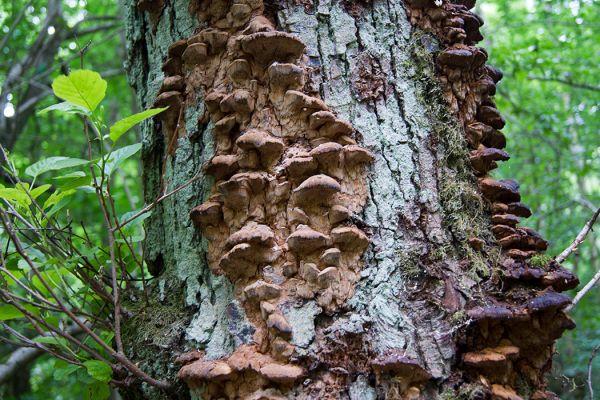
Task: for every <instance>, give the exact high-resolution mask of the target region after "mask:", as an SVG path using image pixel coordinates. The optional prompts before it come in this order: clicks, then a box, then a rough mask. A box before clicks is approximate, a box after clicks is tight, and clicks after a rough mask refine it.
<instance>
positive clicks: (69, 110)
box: [37, 101, 90, 115]
mask: <svg viewBox="0 0 600 400" xmlns="http://www.w3.org/2000/svg"><path fill="white" fill-rule="evenodd" d="M50 111H60V112H63V113H65V114H83V115H90V112H89V111H88V110H86V109H85V108H84V107H82V106H79V105H77V104H73V103H71V102H69V101H63V102H62V103H57V104H52V105H51V106H48V107H46V108H44V109H43V110H40V111H38V113H37V114H38V115H43V114H46V113H48V112H50Z"/></svg>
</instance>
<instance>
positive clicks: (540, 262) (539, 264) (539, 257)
mask: <svg viewBox="0 0 600 400" xmlns="http://www.w3.org/2000/svg"><path fill="white" fill-rule="evenodd" d="M550 261H552V257H550V256H549V255H547V254H536V255H535V256H533V257H531V258H530V259H529V264H530V265H531V266H532V267H535V268H541V269H545V268H546V266H547V265H548V264H549V263H550Z"/></svg>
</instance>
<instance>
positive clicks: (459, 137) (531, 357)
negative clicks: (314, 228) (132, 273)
mask: <svg viewBox="0 0 600 400" xmlns="http://www.w3.org/2000/svg"><path fill="white" fill-rule="evenodd" d="M221 3H222V4H221ZM233 3H238V4H251V5H253V7H254V8H253V10H254V11H253V12H254V13H255V14H253V15H255V16H256V15H258V14H264V15H265V16H266V17H267V18H269V19H271V20H272V22H275V23H276V26H277V30H279V31H282V32H286V33H289V34H291V35H293V36H294V37H296V38H299V39H300V40H302V42H304V44H305V45H306V50H305V53H304V56H303V57H302V60H301V61H300V64H299V65H301V66H302V68H303V70H304V73H305V74H306V83H305V85H304V88H303V90H304V92H305V93H307V94H309V95H311V96H318V97H320V99H322V100H323V101H324V102H325V103H326V104H327V106H328V107H329V109H330V110H332V111H333V112H335V114H336V116H337V117H339V118H341V119H342V120H345V121H348V122H350V124H351V125H352V126H353V128H354V130H355V132H354V135H355V139H356V141H357V142H358V144H359V145H360V146H362V147H363V148H366V149H368V150H369V151H370V152H371V153H372V154H373V156H374V162H373V163H372V164H371V165H370V167H369V172H368V174H367V175H366V177H365V178H364V180H363V179H362V178H361V177H360V176H359V177H358V178H356V182H355V183H353V185H354V184H355V185H362V184H364V185H365V195H366V199H365V201H366V203H365V204H364V207H362V210H360V211H359V212H356V213H354V214H353V215H352V216H351V218H350V220H349V221H348V224H351V226H356V227H358V228H360V229H361V230H362V231H364V232H365V233H366V234H367V236H368V238H369V241H370V244H369V247H368V249H367V251H366V253H365V254H364V255H363V257H362V259H361V261H360V266H358V268H359V271H360V272H359V274H360V275H359V276H360V279H359V280H358V282H356V283H355V284H354V285H353V295H352V296H351V297H350V298H349V299H348V300H347V301H345V302H344V303H343V304H342V305H341V306H335V307H329V308H328V306H327V304H324V303H323V302H322V301H321V300H319V297H318V296H317V294H318V293H317V294H315V298H314V299H311V298H307V297H309V296H304V297H298V296H296V295H294V294H293V293H292V294H288V289H285V290H284V292H285V296H290V297H289V299H288V300H290V301H289V302H287V303H279V306H278V307H280V311H281V313H282V315H284V317H285V319H286V320H287V322H288V323H289V325H290V326H291V328H292V334H291V337H290V339H289V340H290V343H291V344H292V345H293V346H294V353H293V355H292V356H290V358H289V359H287V360H286V362H290V363H291V364H293V366H298V367H299V368H301V369H302V376H301V378H298V377H296V378H294V379H292V378H290V377H289V376H287V375H286V376H285V377H282V375H285V373H284V372H282V371H283V369H282V368H283V364H277V365H278V367H277V368H278V369H277V371H270V373H263V374H262V375H261V373H260V371H259V370H260V368H254V370H253V367H243V368H242V367H239V365H238V364H235V363H234V362H233V361H231V360H232V358H234V356H239V354H242V357H247V358H249V359H253V357H254V359H256V363H257V364H260V365H259V367H264V365H263V364H262V363H267V362H268V363H271V364H269V365H273V364H272V361H271V360H270V359H269V360H267V361H264V360H265V359H266V358H265V357H268V356H267V355H266V353H265V352H264V351H263V350H261V349H260V348H262V347H265V346H266V347H267V348H268V345H265V346H258V347H260V348H254V347H252V346H254V345H255V344H256V343H257V341H258V342H260V340H259V339H257V338H256V337H255V336H253V333H254V332H256V331H261V328H260V326H261V324H262V322H260V321H259V322H257V321H258V320H260V318H258V317H256V315H254V314H253V313H254V311H253V310H252V308H251V307H249V305H248V304H247V302H246V300H245V298H244V296H242V295H241V292H242V291H243V286H240V282H239V280H236V279H235V278H231V276H229V275H228V274H227V273H225V274H223V272H222V271H220V270H219V269H218V268H215V267H210V266H209V265H210V264H211V263H213V262H212V261H211V259H212V258H214V257H215V255H214V253H213V252H214V251H215V250H212V249H214V248H215V242H214V240H215V239H214V238H211V235H203V234H202V232H201V231H200V230H198V229H196V228H195V227H194V226H193V225H192V222H191V221H190V218H189V215H188V213H189V211H190V210H191V209H192V208H194V207H196V206H197V205H199V204H201V203H203V202H205V201H206V200H207V199H209V196H211V194H212V195H213V196H214V193H215V191H214V190H215V189H214V183H215V182H214V179H213V178H212V177H211V176H209V175H208V174H207V176H206V178H205V179H202V180H199V181H198V182H197V183H194V184H193V185H191V186H190V187H189V188H187V189H186V190H183V191H181V192H180V193H177V194H176V195H174V196H173V197H172V198H170V199H168V200H166V201H164V202H163V203H161V204H160V205H159V206H158V207H157V208H156V210H155V211H154V213H153V215H152V217H151V218H150V219H149V222H148V223H147V230H148V232H147V237H148V241H147V247H146V259H147V262H148V265H149V268H150V271H151V272H152V273H153V275H155V276H157V279H156V280H155V283H154V285H153V287H152V296H151V297H152V299H153V300H152V304H151V306H150V308H149V309H143V308H141V306H139V305H137V304H136V303H135V302H133V301H132V303H131V304H129V305H128V306H129V308H130V309H132V310H134V313H133V314H132V317H131V318H130V319H129V320H128V321H127V323H126V326H125V327H124V328H125V332H124V339H125V341H126V344H127V347H128V352H129V353H130V354H129V355H130V357H131V358H132V359H134V360H139V361H140V363H141V366H143V367H144V368H145V369H147V370H149V371H151V372H152V373H153V374H154V375H157V376H158V377H161V378H165V379H168V380H172V381H173V382H176V381H177V377H176V374H177V372H178V370H179V368H181V364H183V365H186V364H187V365H190V366H194V365H195V367H194V368H196V369H195V370H193V371H192V369H193V368H192V367H189V368H188V367H184V369H182V371H184V370H185V371H186V373H185V374H183V375H182V376H184V377H186V379H187V383H188V384H189V389H188V387H187V386H185V385H184V384H183V383H182V382H179V381H177V382H178V384H179V386H178V387H179V389H178V392H177V394H169V395H167V394H164V393H157V392H153V391H152V390H151V389H149V388H145V387H133V388H132V389H131V391H129V392H127V393H125V395H126V397H131V398H136V397H137V398H187V397H188V396H190V395H191V396H193V397H194V396H195V397H197V398H220V397H225V398H257V399H258V398H282V397H283V398H298V399H313V398H314V399H322V398H331V399H337V398H340V399H379V398H381V399H383V398H390V399H394V398H406V399H417V398H423V399H436V398H440V399H442V398H443V399H451V398H466V399H478V398H482V399H484V398H491V397H493V398H506V399H516V398H521V397H519V396H522V397H527V396H529V397H531V398H539V399H543V398H551V394H549V393H547V392H545V388H544V383H543V378H542V375H543V372H544V371H545V370H547V368H548V367H549V362H550V361H549V360H550V355H551V349H552V343H553V340H555V339H556V338H557V337H558V336H560V334H561V333H562V331H563V330H564V329H566V328H569V327H571V322H570V321H569V320H568V317H566V316H565V315H564V314H563V313H562V312H561V311H560V309H561V307H564V305H565V304H566V303H565V299H564V297H560V296H561V295H559V294H557V293H555V292H554V291H553V290H552V287H554V288H556V289H557V290H564V289H565V287H566V286H572V284H573V282H574V281H575V279H574V277H572V276H569V275H568V274H567V273H566V272H565V271H563V270H561V269H560V267H559V266H558V265H550V266H549V269H548V270H546V271H542V270H540V269H539V268H534V267H532V266H530V265H528V264H527V262H526V261H522V260H514V259H512V258H510V257H507V256H506V252H503V251H502V250H501V249H500V246H499V245H498V243H497V242H496V239H495V238H494V235H493V234H492V230H491V228H492V222H491V218H490V216H491V209H490V208H491V202H490V201H488V200H486V197H485V196H483V195H482V193H481V192H480V191H479V189H478V186H477V180H476V176H475V174H474V171H473V170H472V167H471V164H470V163H469V149H470V148H469V146H471V143H470V142H469V143H468V142H467V140H466V139H465V130H464V128H463V125H467V124H468V123H470V120H469V119H468V118H467V117H466V116H465V113H466V111H465V112H463V109H462V108H460V107H459V109H458V111H459V112H457V110H456V109H455V107H453V103H452V101H450V100H451V99H449V98H448V95H447V86H445V85H446V84H447V82H448V79H450V78H448V77H446V75H442V72H440V69H439V68H438V67H436V64H435V60H436V57H437V55H438V53H440V51H445V49H446V48H447V47H449V46H453V45H454V43H455V42H454V41H452V40H448V39H447V37H446V36H444V35H445V33H446V32H448V31H449V30H451V29H450V27H449V26H452V25H447V26H446V25H443V26H438V25H436V24H437V22H436V21H439V20H440V19H441V20H442V21H449V20H451V18H454V17H455V16H456V15H455V14H457V13H468V11H466V8H464V9H463V8H460V7H458V6H454V5H451V4H446V2H444V6H443V7H442V8H441V9H442V10H443V12H444V13H447V15H446V14H444V15H443V17H439V10H438V9H437V8H436V6H435V5H434V4H433V3H432V2H431V4H429V2H428V1H410V2H403V1H399V0H388V1H381V0H374V1H365V2H346V1H320V2H312V1H301V2H300V1H287V2H270V1H265V4H264V11H263V8H262V2H260V1H240V2H233ZM455 3H464V4H466V3H469V2H458V1H457V2H455ZM140 4H141V5H143V7H138V6H136V2H133V1H127V2H126V9H127V36H128V40H129V42H130V57H129V62H128V69H129V77H130V81H131V83H132V85H133V86H134V88H135V89H136V91H137V93H138V98H139V100H140V102H141V103H142V105H143V106H144V107H148V106H150V105H151V104H152V103H153V102H154V101H155V98H156V96H157V94H158V93H159V87H160V86H161V84H162V82H163V79H164V75H163V72H162V71H161V68H162V64H163V62H164V61H165V60H166V57H167V52H168V48H169V46H170V45H171V44H172V43H174V42H176V41H177V40H180V39H187V38H189V37H191V36H192V35H193V34H194V33H195V32H199V31H201V30H203V29H206V28H209V27H213V26H212V25H211V23H212V24H217V26H218V24H219V22H218V18H216V17H215V18H213V20H212V22H210V18H208V19H203V18H207V17H206V15H208V17H211V14H210V12H209V13H208V14H202V15H204V17H203V18H200V20H198V19H197V18H196V15H191V11H190V10H197V9H198V7H199V6H200V7H201V6H202V4H207V2H201V1H200V2H195V1H193V2H192V4H191V6H192V7H191V8H190V7H188V4H187V1H183V0H175V1H172V2H165V3H164V4H163V3H162V2H158V3H154V4H150V3H149V2H142V3H140ZM257 4H258V5H257ZM213 5H215V9H218V8H219V7H221V8H222V9H224V10H225V12H224V13H223V15H225V14H226V12H227V9H228V7H230V5H231V4H229V2H227V1H217V2H213ZM456 7H458V8H456ZM200 9H202V8H200ZM213 11H214V10H213ZM212 15H213V16H214V14H212ZM430 15H433V16H437V17H436V18H437V19H436V18H434V17H431V20H429V19H427V18H429V16H430ZM461 15H462V14H461ZM248 18H249V20H250V21H251V19H250V17H248ZM463 18H464V20H467V21H471V23H472V19H471V20H469V19H468V18H469V15H467V16H465V15H463ZM215 21H217V22H215ZM432 21H433V22H432ZM452 21H454V22H452V23H456V21H455V20H452ZM411 22H412V24H411ZM245 23H246V22H244V24H245ZM244 26H245V25H244ZM244 26H242V27H241V28H240V29H243V28H244ZM419 27H421V28H424V29H426V30H428V31H429V32H431V33H426V32H424V31H423V30H421V29H420V28H419ZM220 29H223V30H226V31H228V32H229V34H231V35H234V36H235V35H238V34H239V32H238V31H237V30H236V29H233V28H231V27H225V28H222V27H221V28H220ZM452 29H454V28H452ZM470 29H471V28H470ZM236 32H238V33H236ZM452 32H454V33H456V31H452ZM459 36H460V35H459ZM453 40H454V39H453ZM461 40H462V39H461ZM184 45H185V44H184ZM228 48H229V47H228ZM221 67H222V66H221V65H220V63H218V64H217V65H216V67H215V68H216V69H215V71H220V70H221ZM187 71H188V72H186V73H185V74H184V75H185V77H186V80H187V82H186V88H187V89H186V91H185V93H182V94H185V101H184V103H183V106H182V107H183V115H184V123H183V124H182V125H183V126H179V127H177V128H174V127H173V126H174V124H173V123H171V124H169V122H168V121H167V120H163V121H162V126H161V123H160V122H159V121H158V120H156V121H154V122H151V123H147V124H146V125H145V126H144V151H143V160H144V171H143V173H144V182H145V185H146V200H147V201H149V202H150V201H152V200H153V199H154V198H155V197H156V196H157V194H158V193H159V191H160V190H161V187H163V188H164V187H165V186H168V187H169V188H172V187H175V186H176V185H178V184H181V183H183V182H185V181H186V180H187V179H189V178H191V177H192V176H194V175H195V174H196V173H197V172H198V171H199V170H200V168H202V167H203V166H204V165H208V164H209V163H211V162H213V161H211V160H213V156H214V155H215V151H216V150H215V139H214V137H213V127H214V122H215V121H212V122H211V121H210V120H209V119H208V118H207V117H206V115H212V114H211V113H212V111H211V112H210V113H209V112H208V111H207V106H205V104H204V101H203V100H204V96H205V95H208V94H209V91H208V89H209V88H210V86H211V85H212V83H211V84H206V83H202V82H199V81H198V79H197V76H196V75H195V74H196V72H194V71H198V70H197V69H196V70H194V69H191V70H187ZM444 71H445V70H444ZM444 73H445V72H444ZM448 76H450V75H448ZM214 77H215V79H216V78H217V74H215V75H214ZM444 79H446V80H444ZM460 79H462V80H460ZM460 79H459V81H460V82H459V83H460V85H463V86H467V87H468V86H469V85H470V83H469V82H467V81H465V80H466V79H467V78H460ZM440 80H441V82H442V83H441V84H440V82H439V81H440ZM210 81H211V82H212V81H213V80H212V79H211V80H210ZM463 81H465V82H467V83H464V82H463ZM444 82H446V83H444ZM460 85H459V84H456V85H455V86H460ZM259 86H260V83H259ZM190 88H193V90H189V89H190ZM159 98H160V97H159ZM484 100H485V99H484ZM447 101H449V103H448V102H447ZM485 101H487V103H482V104H486V105H489V104H490V103H489V101H488V100H485ZM461 104H462V103H461ZM468 106H469V104H466V105H463V107H464V108H466V107H468ZM476 106H477V107H479V106H480V104H479V103H478V104H477V105H476ZM466 114H468V113H466ZM276 121H278V122H277V126H275V125H273V126H272V128H273V131H279V132H282V131H285V129H287V128H286V127H285V125H286V124H285V122H284V123H282V122H281V121H280V120H279V119H277V120H276ZM170 125H173V126H171V128H169V126H170ZM263 128H264V126H263ZM161 132H165V133H166V136H163V133H161ZM169 135H178V136H177V137H178V139H177V146H176V148H175V149H174V151H172V152H170V151H167V148H168V142H169V139H168V138H169V137H170V136H169ZM288 145H290V146H293V145H294V144H293V143H292V144H289V143H287V142H286V146H288ZM472 147H473V146H472ZM474 147H475V148H477V146H474ZM475 173H477V171H475ZM501 205H502V204H501ZM284 219H285V218H284ZM495 227H496V226H495ZM282 229H283V231H285V229H288V228H282ZM293 229H295V228H293V227H292V230H293ZM230 233H231V232H230ZM275 233H276V236H277V233H278V232H277V229H275ZM226 238H227V237H226V236H225V237H224V238H223V239H222V240H225V239H226ZM473 243H478V245H477V246H475V245H474V244H473ZM217 245H218V246H217V247H219V246H220V247H222V244H219V243H217ZM286 251H287V250H285V248H284V251H283V252H284V254H285V252H286ZM294 260H295V259H294ZM299 262H300V263H301V262H302V261H301V260H300V261H299ZM274 263H276V261H274ZM274 265H275V267H277V265H276V264H274ZM558 277H559V278H560V279H559V278H558ZM265 279H266V278H265ZM293 279H294V278H293V277H291V278H290V279H288V281H287V282H288V283H287V285H288V286H285V285H286V283H285V282H284V283H282V285H283V287H286V288H287V287H289V286H290V285H292V286H293V285H295V284H296V283H295V282H298V285H300V284H304V282H303V281H302V279H299V280H297V281H294V280H293ZM563 280H564V284H563V283H557V282H563ZM244 282H246V281H244ZM252 282H254V281H252ZM290 282H292V283H290ZM247 283H248V282H246V283H244V284H247ZM561 285H562V286H561ZM286 299H287V298H286ZM256 318H258V320H257V319H256ZM542 332H543V333H542ZM531 335H538V336H539V337H540V339H539V340H538V342H535V341H532V340H531V338H529V337H528V336H531ZM531 346H534V347H535V346H537V348H538V349H539V352H532V351H531V348H532V347H531ZM515 349H516V350H515ZM198 350H199V351H198ZM176 358H178V362H179V363H180V364H175V363H174V361H175V359H176ZM278 362H281V359H279V361H278ZM227 363H229V364H227ZM234 364H235V365H234ZM217 367H218V368H217ZM185 368H188V369H185ZM236 368H238V369H236ZM217 369H219V371H221V372H219V374H217V372H214V371H216V370H217ZM232 369H233V371H231V370H232ZM190 371H192V372H190ZM223 371H226V372H223ZM286 371H287V370H286ZM294 371H295V370H294ZM287 372H289V371H287ZM287 372H286V373H287ZM211 374H212V375H211ZM211 376H212V377H213V378H214V379H212V380H211V378H210V377H211ZM284 378H285V379H284ZM261 396H262V397H261Z"/></svg>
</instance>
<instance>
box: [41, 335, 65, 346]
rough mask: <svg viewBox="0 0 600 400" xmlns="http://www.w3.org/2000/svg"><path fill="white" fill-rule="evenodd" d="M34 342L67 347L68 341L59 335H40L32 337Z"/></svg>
mask: <svg viewBox="0 0 600 400" xmlns="http://www.w3.org/2000/svg"><path fill="white" fill-rule="evenodd" d="M33 341H34V342H36V343H42V344H49V345H52V346H58V347H66V348H68V347H69V342H68V341H67V339H65V338H64V337H60V336H40V337H36V338H34V339H33Z"/></svg>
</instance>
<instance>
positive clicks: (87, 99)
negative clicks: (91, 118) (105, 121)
mask: <svg viewBox="0 0 600 400" xmlns="http://www.w3.org/2000/svg"><path fill="white" fill-rule="evenodd" d="M52 90H54V94H55V95H56V96H57V97H59V98H61V99H63V100H66V101H68V102H71V103H73V104H76V105H78V106H81V107H84V108H85V109H86V110H89V111H92V112H93V111H94V110H95V109H96V107H98V104H100V102H101V101H102V99H104V96H105V94H106V81H105V80H104V79H102V77H101V76H100V74H99V73H97V72H95V71H89V70H85V69H80V70H75V71H72V72H71V73H70V74H69V75H61V76H59V77H57V78H56V79H55V80H54V82H52Z"/></svg>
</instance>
